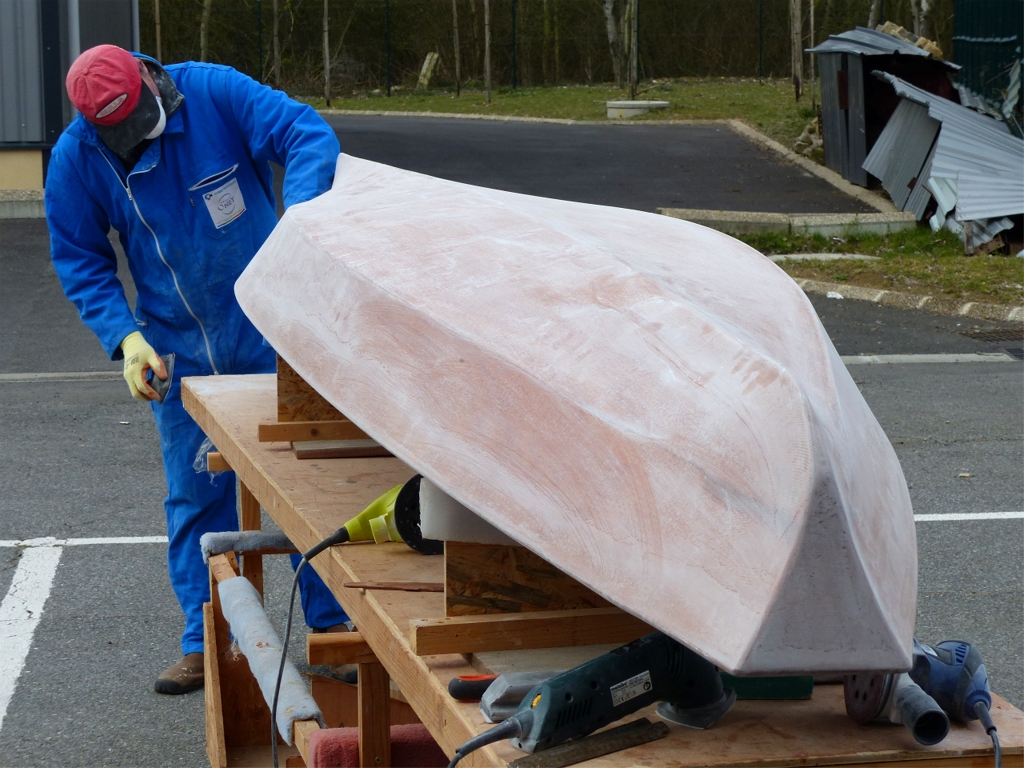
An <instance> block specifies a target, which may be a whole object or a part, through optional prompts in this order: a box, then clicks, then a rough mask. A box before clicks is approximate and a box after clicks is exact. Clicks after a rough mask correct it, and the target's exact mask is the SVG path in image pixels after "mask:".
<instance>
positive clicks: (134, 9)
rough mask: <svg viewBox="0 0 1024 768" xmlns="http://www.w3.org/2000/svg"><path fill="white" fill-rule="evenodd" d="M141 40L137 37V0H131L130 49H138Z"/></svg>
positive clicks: (140, 45)
mask: <svg viewBox="0 0 1024 768" xmlns="http://www.w3.org/2000/svg"><path fill="white" fill-rule="evenodd" d="M141 47H142V41H141V40H140V39H139V0H132V50H135V51H137V50H139V48H141Z"/></svg>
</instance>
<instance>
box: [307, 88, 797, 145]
mask: <svg viewBox="0 0 1024 768" xmlns="http://www.w3.org/2000/svg"><path fill="white" fill-rule="evenodd" d="M296 98H298V99H299V100H300V101H302V102H305V103H306V104H311V105H312V106H313V107H315V108H316V109H324V108H325V106H326V104H325V102H324V100H323V98H315V97H309V98H305V97H296ZM628 98H629V91H628V90H620V89H619V88H615V87H614V86H609V85H606V84H603V85H592V86H587V85H565V86H547V87H530V88H519V89H517V90H514V91H513V90H512V89H511V88H500V89H496V90H494V91H493V92H492V100H491V104H490V106H488V104H487V98H486V95H485V93H484V92H483V90H481V89H479V88H464V89H463V90H462V95H461V96H456V95H455V91H454V90H445V89H437V88H432V89H430V90H426V91H414V90H405V89H404V88H403V89H392V95H391V98H388V97H387V96H385V95H384V94H383V93H381V92H380V91H373V92H369V93H357V94H353V95H351V96H347V97H342V98H334V99H331V108H332V109H356V110H369V111H386V112H449V113H456V114H481V115H503V116H514V117H549V118H559V119H567V120H606V119H607V117H606V111H605V102H606V101H616V100H621V99H628ZM638 98H641V99H653V100H656V101H667V102H669V104H670V106H669V108H668V109H663V110H657V111H655V112H652V113H650V114H648V115H646V116H641V117H635V118H632V119H633V120H635V121H638V122H639V121H644V120H726V119H732V118H739V119H741V120H745V121H746V122H748V123H750V125H752V126H754V127H756V128H757V129H758V130H760V131H762V132H764V133H766V134H767V135H769V136H771V137H772V138H773V139H775V140H776V141H779V142H781V143H782V144H784V145H786V146H787V147H788V146H792V144H793V141H794V140H795V139H796V137H797V136H799V135H800V133H801V131H803V129H804V126H806V125H807V123H808V122H809V121H810V120H811V118H813V117H814V111H813V110H812V109H811V101H810V97H809V96H805V97H804V98H803V100H802V101H801V102H800V103H799V104H798V103H797V102H796V101H795V100H794V99H793V86H792V85H791V84H790V83H789V82H788V81H781V80H765V81H763V82H760V83H759V82H758V81H757V80H756V79H746V78H679V79H673V80H655V81H649V82H647V83H644V84H643V85H642V87H641V93H640V95H639V96H638Z"/></svg>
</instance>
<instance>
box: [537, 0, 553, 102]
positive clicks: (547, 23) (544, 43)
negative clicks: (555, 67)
mask: <svg viewBox="0 0 1024 768" xmlns="http://www.w3.org/2000/svg"><path fill="white" fill-rule="evenodd" d="M542 12H543V14H544V37H543V38H541V46H540V76H541V81H542V82H543V83H544V84H545V85H546V84H547V82H548V58H549V56H548V51H549V50H550V48H551V7H550V4H549V2H548V0H544V3H543V8H542Z"/></svg>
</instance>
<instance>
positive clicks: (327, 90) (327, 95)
mask: <svg viewBox="0 0 1024 768" xmlns="http://www.w3.org/2000/svg"><path fill="white" fill-rule="evenodd" d="M328 19H329V8H328V0H324V101H326V102H327V106H328V107H329V106H331V46H330V34H329V33H328Z"/></svg>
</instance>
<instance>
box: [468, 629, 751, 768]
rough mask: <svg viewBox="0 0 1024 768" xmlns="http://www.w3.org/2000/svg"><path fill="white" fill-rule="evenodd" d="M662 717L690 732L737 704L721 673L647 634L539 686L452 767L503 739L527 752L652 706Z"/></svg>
mask: <svg viewBox="0 0 1024 768" xmlns="http://www.w3.org/2000/svg"><path fill="white" fill-rule="evenodd" d="M658 701H660V702H662V703H661V704H659V705H658V709H657V712H658V714H659V715H660V716H661V717H664V718H665V719H666V720H670V721H672V722H674V723H678V724H679V725H685V726H688V727H690V728H709V727H710V726H712V725H713V724H714V723H716V722H718V720H720V719H721V718H722V716H723V715H724V714H725V713H726V712H728V711H729V708H730V707H731V706H732V705H733V702H734V701H736V694H735V692H734V691H732V690H731V689H725V688H723V687H722V679H721V677H720V676H719V674H718V669H717V668H716V667H715V665H714V664H712V663H711V662H710V661H708V660H707V659H704V658H703V657H701V656H698V655H697V654H696V653H694V652H693V651H691V650H690V649H689V648H687V647H686V646H684V645H681V644H680V643H678V642H676V641H675V640H673V639H672V638H670V637H669V636H668V635H666V634H665V633H663V632H654V633H653V634H650V635H647V636H646V637H642V638H640V639H639V640H636V641H634V642H632V643H630V644H629V645H624V646H622V647H621V648H616V649H615V650H614V651H611V652H610V653H606V654H604V655H603V656H598V657H597V658H596V659H594V660H592V661H588V662H587V663H586V664H581V665H580V666H578V667H576V668H575V669H570V670H569V671H568V672H563V673H562V674H560V675H557V676H556V677H552V678H551V679H549V680H545V681H544V682H543V683H539V684H538V685H536V686H535V687H534V688H533V689H532V690H531V691H530V692H529V693H527V694H526V698H524V699H523V703H522V704H520V705H519V709H518V710H517V711H516V713H515V714H514V715H513V716H512V717H510V718H509V719H508V720H505V721H504V722H503V723H501V724H500V725H498V726H496V727H494V728H492V729H491V730H489V731H487V732H485V733H482V734H480V735H479V736H477V737H476V738H473V739H470V740H469V741H467V742H466V743H465V744H463V745H462V746H461V747H459V748H458V749H457V750H456V752H455V758H454V759H453V760H452V762H451V765H452V766H454V765H455V764H456V763H457V762H458V761H459V760H461V759H462V758H463V757H465V756H466V755H468V754H469V753H470V752H472V751H474V750H476V749H479V748H480V747H483V746H485V745H487V744H493V743H494V742H496V741H500V740H501V739H503V738H505V739H511V743H512V746H514V747H516V748H517V749H522V750H524V751H526V752H534V751H537V750H543V749H548V748H550V747H553V746H556V745H557V744H561V743H562V742H564V741H568V740H569V739H580V738H583V737H584V736H586V735H588V734H590V733H593V732H594V731H596V730H597V729H598V728H602V727H604V726H606V725H608V724H609V723H613V722H615V721H616V720H618V719H620V718H622V717H625V716H626V715H629V714H632V713H633V712H636V711H637V710H640V709H643V708H644V707H646V706H648V705H650V704H653V703H655V702H658Z"/></svg>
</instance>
